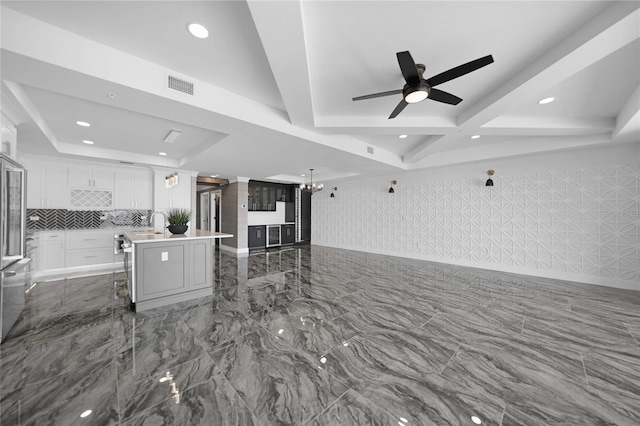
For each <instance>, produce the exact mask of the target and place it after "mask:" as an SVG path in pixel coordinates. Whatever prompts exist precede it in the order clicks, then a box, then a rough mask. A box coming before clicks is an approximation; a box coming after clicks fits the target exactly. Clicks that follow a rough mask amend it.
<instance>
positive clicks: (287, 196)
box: [248, 181, 294, 212]
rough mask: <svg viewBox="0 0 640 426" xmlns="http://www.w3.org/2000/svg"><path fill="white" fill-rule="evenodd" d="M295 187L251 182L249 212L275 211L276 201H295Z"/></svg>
mask: <svg viewBox="0 0 640 426" xmlns="http://www.w3.org/2000/svg"><path fill="white" fill-rule="evenodd" d="M293 191H294V185H283V184H279V183H271V182H260V181H249V200H248V206H249V211H268V212H269V211H275V210H276V201H284V202H292V201H294V195H293V194H294V192H293Z"/></svg>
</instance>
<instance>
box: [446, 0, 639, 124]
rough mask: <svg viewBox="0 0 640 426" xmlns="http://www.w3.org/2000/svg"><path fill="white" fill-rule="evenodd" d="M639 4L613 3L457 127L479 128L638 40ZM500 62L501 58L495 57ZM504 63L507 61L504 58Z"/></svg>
mask: <svg viewBox="0 0 640 426" xmlns="http://www.w3.org/2000/svg"><path fill="white" fill-rule="evenodd" d="M639 7H640V2H635V1H634V2H616V3H614V4H612V5H611V6H610V7H609V8H607V9H606V10H605V11H603V12H602V13H601V14H600V15H598V16H597V17H596V18H594V19H593V20H591V21H590V22H588V23H586V24H585V25H584V26H582V27H581V28H580V29H579V30H578V31H576V32H574V33H573V34H572V35H571V36H569V37H568V38H566V39H565V40H564V41H563V42H561V43H559V44H558V45H556V46H555V47H554V48H553V49H551V50H550V51H549V52H548V53H546V54H545V55H543V56H542V57H540V58H539V59H537V60H536V61H534V62H533V63H531V64H529V65H527V66H526V67H525V68H524V70H523V71H522V72H520V73H519V74H517V75H516V76H515V77H514V78H512V79H511V80H509V81H508V82H506V83H505V84H503V85H501V86H500V87H499V88H498V89H497V90H495V91H494V92H493V93H492V94H491V95H490V96H487V97H486V98H485V99H483V100H482V101H480V102H478V103H477V104H475V105H473V106H472V107H471V108H469V109H467V110H466V111H464V112H463V113H462V114H461V115H460V117H459V118H458V125H459V126H463V125H464V126H473V127H479V126H482V125H484V124H485V123H487V122H488V121H489V120H492V119H494V118H496V117H498V116H499V115H501V114H504V113H505V112H508V111H509V110H510V109H511V108H512V107H514V106H516V105H519V104H520V103H522V100H523V99H529V98H532V97H535V96H536V95H537V94H538V93H540V91H543V90H545V89H547V88H549V87H552V86H555V85H556V84H558V83H560V82H562V81H563V80H565V79H567V78H568V77H570V76H572V75H574V74H576V73H578V72H580V71H582V70H583V69H585V68H587V67H588V66H590V65H592V64H594V63H596V62H597V61H599V60H601V59H602V58H604V57H606V56H608V55H610V54H611V53H613V52H615V51H616V50H618V49H620V48H622V47H624V46H626V45H627V44H629V43H631V42H633V41H634V40H637V39H638V38H640V32H638V22H640V11H639V10H638V8H639ZM496 59H497V60H500V58H496ZM504 60H507V58H504Z"/></svg>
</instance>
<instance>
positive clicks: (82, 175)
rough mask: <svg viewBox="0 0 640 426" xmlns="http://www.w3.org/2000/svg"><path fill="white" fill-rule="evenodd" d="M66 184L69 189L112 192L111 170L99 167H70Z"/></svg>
mask: <svg viewBox="0 0 640 426" xmlns="http://www.w3.org/2000/svg"><path fill="white" fill-rule="evenodd" d="M68 182H69V187H71V188H84V189H109V190H113V169H110V168H107V167H100V166H77V165H70V166H69V169H68Z"/></svg>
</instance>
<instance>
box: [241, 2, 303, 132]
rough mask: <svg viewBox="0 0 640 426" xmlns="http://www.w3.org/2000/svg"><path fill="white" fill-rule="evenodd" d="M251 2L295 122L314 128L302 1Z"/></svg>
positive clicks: (264, 45)
mask: <svg viewBox="0 0 640 426" xmlns="http://www.w3.org/2000/svg"><path fill="white" fill-rule="evenodd" d="M247 5H248V6H249V11H250V12H251V16H252V18H253V22H254V23H255V26H256V30H257V31H258V35H259V37H260V41H261V42H262V47H263V48H264V52H265V54H266V56H267V59H268V61H269V65H270V66H271V72H272V73H273V76H274V78H275V80H276V84H277V85H278V89H279V90H280V96H281V97H282V101H283V103H284V106H285V108H286V110H287V114H289V119H290V121H291V124H293V125H296V126H301V127H306V128H312V127H313V125H314V123H313V102H312V99H311V86H310V84H309V67H308V65H307V64H308V61H307V47H306V44H305V37H304V24H303V21H302V10H301V3H300V2H299V1H277V2H265V1H247ZM274 16H277V17H278V19H274Z"/></svg>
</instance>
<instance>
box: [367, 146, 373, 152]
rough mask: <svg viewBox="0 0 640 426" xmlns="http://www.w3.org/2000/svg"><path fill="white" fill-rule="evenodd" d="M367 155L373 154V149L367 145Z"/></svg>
mask: <svg viewBox="0 0 640 426" xmlns="http://www.w3.org/2000/svg"><path fill="white" fill-rule="evenodd" d="M367 153H368V154H373V147H372V146H369V145H367Z"/></svg>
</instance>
